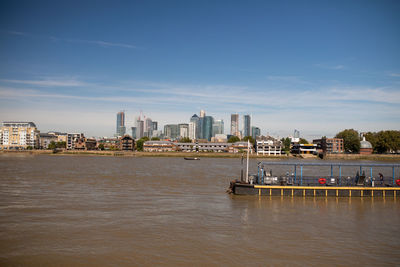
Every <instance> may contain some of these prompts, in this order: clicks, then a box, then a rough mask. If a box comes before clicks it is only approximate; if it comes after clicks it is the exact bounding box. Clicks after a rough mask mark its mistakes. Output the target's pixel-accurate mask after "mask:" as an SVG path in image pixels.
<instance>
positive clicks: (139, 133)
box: [136, 117, 144, 139]
mask: <svg viewBox="0 0 400 267" xmlns="http://www.w3.org/2000/svg"><path fill="white" fill-rule="evenodd" d="M143 136H144V121H142V120H141V119H140V117H138V119H137V120H136V138H138V139H140V138H142V137H143Z"/></svg>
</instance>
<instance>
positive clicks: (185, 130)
mask: <svg viewBox="0 0 400 267" xmlns="http://www.w3.org/2000/svg"><path fill="white" fill-rule="evenodd" d="M178 127H179V138H184V137H189V124H187V123H181V124H178Z"/></svg>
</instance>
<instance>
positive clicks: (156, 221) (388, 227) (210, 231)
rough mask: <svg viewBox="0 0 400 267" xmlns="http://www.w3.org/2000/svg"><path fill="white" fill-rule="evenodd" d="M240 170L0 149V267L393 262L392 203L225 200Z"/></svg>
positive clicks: (397, 238)
mask: <svg viewBox="0 0 400 267" xmlns="http://www.w3.org/2000/svg"><path fill="white" fill-rule="evenodd" d="M250 169H251V171H253V172H255V170H256V160H255V159H253V160H252V161H251V164H250ZM239 175H240V160H239V159H219V158H218V159H213V158H202V159H201V160H199V161H185V160H183V159H182V158H150V157H147V158H133V157H101V156H59V155H54V156H53V155H35V156H33V155H32V156H31V155H22V154H21V155H20V154H8V153H7V154H1V155H0V265H2V266H8V265H13V266H15V265H23V266H154V265H162V266H190V265H193V266H265V265H274V266H281V265H286V266H320V265H325V266H326V265H331V266H338V265H341V266H377V265H379V266H394V265H398V264H399V262H400V253H399V251H400V229H399V225H400V199H398V200H396V199H393V198H385V199H382V198H373V199H371V198H362V199H361V198H352V199H349V198H335V197H328V198H325V197H316V198H312V197H307V198H303V197H294V198H291V197H284V198H281V197H264V196H263V197H258V196H233V195H229V194H226V193H225V191H226V189H227V188H228V185H229V181H230V180H233V179H235V178H238V177H239Z"/></svg>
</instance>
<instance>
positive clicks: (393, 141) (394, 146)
mask: <svg viewBox="0 0 400 267" xmlns="http://www.w3.org/2000/svg"><path fill="white" fill-rule="evenodd" d="M375 138H376V143H375V146H374V144H372V142H371V144H372V145H373V147H374V150H375V151H376V152H378V153H387V152H396V151H397V150H399V149H400V131H380V132H378V133H376V134H375ZM368 141H369V140H368Z"/></svg>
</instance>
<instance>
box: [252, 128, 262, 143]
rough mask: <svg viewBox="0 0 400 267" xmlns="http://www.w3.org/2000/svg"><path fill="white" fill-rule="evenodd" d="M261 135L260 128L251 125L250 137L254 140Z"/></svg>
mask: <svg viewBox="0 0 400 267" xmlns="http://www.w3.org/2000/svg"><path fill="white" fill-rule="evenodd" d="M260 135H261V130H260V128H258V127H255V126H252V127H251V137H253V139H254V140H256V139H257V137H259V136H260Z"/></svg>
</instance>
